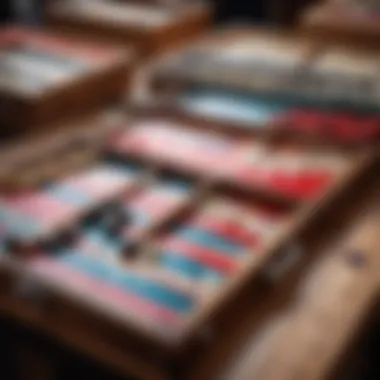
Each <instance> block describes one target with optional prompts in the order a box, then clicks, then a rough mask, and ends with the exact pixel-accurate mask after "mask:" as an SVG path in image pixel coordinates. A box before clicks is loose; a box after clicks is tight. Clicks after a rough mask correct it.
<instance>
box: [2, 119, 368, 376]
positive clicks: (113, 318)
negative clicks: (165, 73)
mask: <svg viewBox="0 0 380 380" xmlns="http://www.w3.org/2000/svg"><path fill="white" fill-rule="evenodd" d="M371 163H372V156H371V155H370V154H367V153H359V152H345V151H340V150H338V149H337V150H328V151H326V150H321V148H320V147H318V146H312V145H308V146H307V145H300V144H299V143H298V142H296V141H290V140H289V141H281V142H276V143H273V142H270V141H269V142H268V141H267V140H266V139H265V138H263V137H262V136H249V135H241V134H237V133H235V132H234V130H231V131H229V132H228V131H227V130H212V129H207V128H204V126H199V125H197V124H196V123H190V122H189V121H186V120H184V119H182V120H181V119H180V118H178V117H173V116H168V115H166V116H162V117H158V116H152V117H149V116H147V115H140V116H137V115H135V116H134V117H133V118H131V119H129V120H127V121H126V122H125V128H124V129H123V130H120V131H119V132H118V133H117V134H116V135H115V134H113V135H112V136H111V138H110V140H109V142H108V144H107V147H106V149H104V156H103V158H102V159H100V160H99V161H98V162H96V163H93V164H91V165H89V167H88V168H87V169H82V170H81V171H78V172H75V173H74V174H71V175H69V176H68V177H67V178H64V179H59V180H56V181H52V182H51V183H47V184H45V185H44V186H42V187H40V188H39V189H37V190H35V191H34V192H30V191H29V192H27V193H26V194H20V193H19V194H8V195H7V194H4V195H2V196H1V199H0V222H1V232H2V236H3V237H4V239H3V247H2V250H3V254H2V255H1V259H0V260H1V261H0V262H1V266H0V271H1V276H0V279H1V286H0V291H1V297H0V300H1V301H0V307H1V308H2V309H3V310H5V311H7V312H8V313H10V314H11V315H15V316H18V317H20V318H22V319H23V320H26V321H28V322H30V323H32V324H33V325H34V326H36V327H38V329H41V330H42V331H44V332H46V333H48V334H49V335H52V336H54V337H56V338H58V339H63V340H64V341H66V342H68V343H70V345H74V346H75V347H77V348H79V349H81V350H85V351H86V352H92V353H94V352H96V353H97V355H101V352H103V353H104V354H105V355H106V352H108V350H109V349H110V350H111V351H109V352H112V355H111V356H113V355H114V356H115V359H116V357H119V358H120V357H122V358H123V363H124V367H125V369H126V370H127V371H128V372H129V373H131V374H132V375H136V376H138V377H141V378H144V379H145V378H146V379H165V378H173V379H178V373H179V372H178V371H180V373H184V372H183V371H185V370H186V368H188V367H189V366H191V365H192V364H193V363H195V362H197V360H199V358H200V357H201V356H202V353H203V352H204V350H206V349H207V348H208V347H210V345H211V344H212V342H213V339H212V336H213V334H215V333H216V334H217V331H218V327H219V326H220V323H221V321H223V318H224V316H225V314H226V312H227V310H228V309H229V307H231V305H232V304H233V302H234V300H235V299H236V297H238V296H240V295H241V294H244V291H245V290H246V289H247V287H248V286H250V285H251V284H252V283H253V282H254V281H255V280H257V279H258V278H259V277H260V276H261V275H262V272H263V270H264V269H266V268H267V266H268V265H269V266H271V265H274V266H278V265H280V266H281V263H284V262H287V261H288V260H290V261H292V260H295V259H296V258H297V256H298V255H299V254H301V253H300V252H299V249H298V248H297V239H298V237H299V236H300V235H301V234H302V233H303V231H304V230H305V229H306V228H308V227H309V226H310V223H312V222H313V220H314V221H315V218H317V217H318V216H320V215H321V213H322V212H323V210H325V209H326V208H328V207H334V201H335V200H336V199H337V198H338V197H339V196H340V195H342V193H344V192H345V191H346V190H347V189H348V188H349V187H350V185H351V184H352V183H354V182H355V180H356V179H357V178H358V177H360V176H361V174H363V173H364V172H365V171H366V170H367V169H368V167H369V166H370V165H371ZM314 228H317V227H316V226H315V227H314ZM210 334H211V335H210ZM210 336H211V338H210Z"/></svg>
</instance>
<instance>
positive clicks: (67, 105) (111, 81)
mask: <svg viewBox="0 0 380 380" xmlns="http://www.w3.org/2000/svg"><path fill="white" fill-rule="evenodd" d="M0 54H1V67H2V69H1V73H0V104H1V105H0V108H1V111H0V112H1V124H2V125H1V130H2V133H3V134H4V133H6V132H7V130H8V131H9V130H10V131H11V132H15V131H18V130H25V129H28V130H36V129H39V128H41V127H42V126H46V125H49V123H52V122H55V121H58V120H62V119H65V118H69V117H73V116H76V115H81V114H85V113H86V112H89V111H91V110H94V109H95V108H97V107H101V106H105V105H107V104H112V103H113V102H117V101H119V100H120V99H121V97H122V96H123V95H124V93H125V89H126V87H127V86H128V79H129V75H130V71H131V64H132V62H131V58H132V56H131V52H128V49H119V48H114V47H110V46H102V45H97V44H93V43H87V42H81V40H76V39H72V38H67V37H65V36H61V35H56V34H52V33H49V32H46V31H38V30H27V29H19V28H18V29H16V28H11V29H9V28H6V29H2V30H1V31H0Z"/></svg>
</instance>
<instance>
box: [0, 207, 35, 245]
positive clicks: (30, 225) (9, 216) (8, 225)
mask: <svg viewBox="0 0 380 380" xmlns="http://www.w3.org/2000/svg"><path fill="white" fill-rule="evenodd" d="M0 223H1V224H2V225H3V226H4V228H5V231H6V234H7V235H9V236H12V237H14V238H18V239H32V238H35V237H37V236H38V234H39V232H40V229H41V224H40V223H39V222H38V221H37V220H35V219H33V220H32V219H30V218H29V217H28V216H25V215H23V214H20V213H18V212H15V211H13V210H10V209H8V208H7V207H2V206H0Z"/></svg>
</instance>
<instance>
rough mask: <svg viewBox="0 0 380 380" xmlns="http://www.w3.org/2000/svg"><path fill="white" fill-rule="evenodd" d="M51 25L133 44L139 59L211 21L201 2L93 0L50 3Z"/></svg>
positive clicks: (189, 35) (193, 33)
mask: <svg viewBox="0 0 380 380" xmlns="http://www.w3.org/2000/svg"><path fill="white" fill-rule="evenodd" d="M48 20H49V23H50V24H51V25H52V27H54V28H57V29H59V30H65V31H70V32H75V33H76V32H78V33H80V34H85V35H90V36H91V37H93V38H94V37H97V38H100V39H106V40H112V41H118V42H121V43H128V44H129V43H132V44H133V46H134V47H135V48H136V50H137V51H138V52H139V54H140V56H141V57H142V58H146V57H147V56H152V55H158V54H161V53H162V52H163V51H165V50H167V49H168V48H173V47H175V46H178V44H180V43H184V42H185V41H187V40H188V39H190V38H193V37H195V36H197V35H198V34H200V33H201V32H202V31H203V30H204V29H205V28H206V27H207V26H208V25H209V24H210V21H211V10H210V9H209V8H208V7H207V6H206V5H203V4H199V3H197V4H184V3H183V4H181V5H179V6H173V7H169V6H166V5H163V4H146V3H144V2H134V1H132V2H126V1H125V2H123V1H105V0H96V1H92V2H91V6H90V7H89V6H88V4H86V3H85V2H79V1H67V2H65V3H64V4H63V3H56V4H53V5H52V6H51V7H50V9H49V11H48Z"/></svg>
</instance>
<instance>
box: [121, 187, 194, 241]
mask: <svg viewBox="0 0 380 380" xmlns="http://www.w3.org/2000/svg"><path fill="white" fill-rule="evenodd" d="M189 192H190V188H189V185H188V184H183V183H176V182H166V183H159V184H156V185H152V186H150V187H149V188H147V189H145V190H142V191H141V192H140V193H139V194H137V195H136V196H134V197H132V198H129V197H128V198H127V199H126V212H127V213H128V214H129V216H130V218H131V220H130V223H129V224H128V225H127V226H126V228H125V230H124V233H123V236H124V237H126V238H132V237H136V236H138V235H141V234H143V233H144V232H145V231H147V230H148V229H149V228H151V227H152V226H153V225H155V224H157V223H159V222H160V221H162V220H163V219H165V218H166V217H168V216H169V215H170V214H171V213H172V212H173V211H175V210H176V209H178V208H179V207H181V205H184V203H185V202H186V200H188V197H189Z"/></svg>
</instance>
